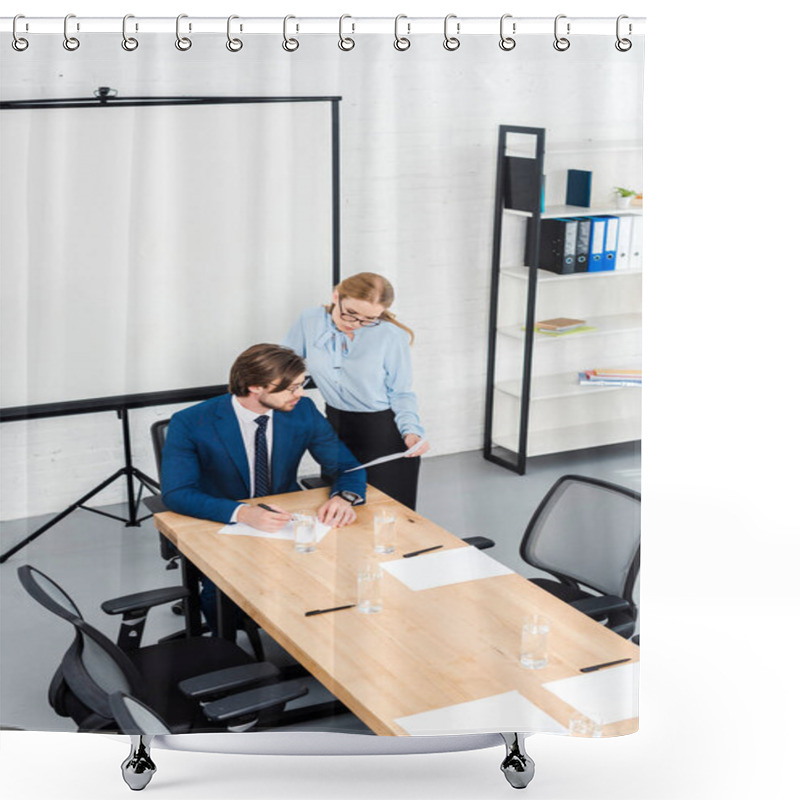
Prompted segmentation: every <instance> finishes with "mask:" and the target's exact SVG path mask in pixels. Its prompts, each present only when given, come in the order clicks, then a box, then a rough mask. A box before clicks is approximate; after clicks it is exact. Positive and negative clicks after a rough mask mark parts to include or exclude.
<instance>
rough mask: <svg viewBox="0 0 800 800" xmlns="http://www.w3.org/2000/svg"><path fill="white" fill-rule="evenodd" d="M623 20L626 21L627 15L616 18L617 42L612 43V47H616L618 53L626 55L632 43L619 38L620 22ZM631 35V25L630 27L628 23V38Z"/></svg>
mask: <svg viewBox="0 0 800 800" xmlns="http://www.w3.org/2000/svg"><path fill="white" fill-rule="evenodd" d="M624 19H628V15H627V14H620V15H619V16H618V17H617V41H616V42H614V47H616V48H617V50H619V51H620V53H627V52H628V50H630V49H631V47H633V42H632V41H631V40H630V39H623V38H622V37H621V36H620V28H621V23H622V20H624ZM632 33H633V25H631V23H630V22H629V23H628V36H630V35H631V34H632Z"/></svg>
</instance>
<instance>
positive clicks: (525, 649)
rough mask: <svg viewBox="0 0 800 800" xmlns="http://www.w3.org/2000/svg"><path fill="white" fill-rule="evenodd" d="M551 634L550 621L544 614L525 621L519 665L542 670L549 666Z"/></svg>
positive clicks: (532, 616)
mask: <svg viewBox="0 0 800 800" xmlns="http://www.w3.org/2000/svg"><path fill="white" fill-rule="evenodd" d="M549 633H550V620H549V619H548V618H547V617H546V616H544V614H532V615H531V616H530V617H527V618H526V619H525V620H524V622H523V623H522V643H521V647H520V657H519V663H520V664H522V666H523V667H525V669H542V668H543V667H546V666H547V635H548V634H549Z"/></svg>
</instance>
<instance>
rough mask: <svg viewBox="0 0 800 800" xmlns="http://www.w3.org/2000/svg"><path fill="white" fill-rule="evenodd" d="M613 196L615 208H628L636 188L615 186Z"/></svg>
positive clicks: (634, 195)
mask: <svg viewBox="0 0 800 800" xmlns="http://www.w3.org/2000/svg"><path fill="white" fill-rule="evenodd" d="M614 197H615V199H616V201H617V208H629V207H630V204H631V201H632V200H633V198H634V197H636V190H635V189H624V188H623V187H622V186H615V187H614Z"/></svg>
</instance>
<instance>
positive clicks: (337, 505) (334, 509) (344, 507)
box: [317, 494, 356, 528]
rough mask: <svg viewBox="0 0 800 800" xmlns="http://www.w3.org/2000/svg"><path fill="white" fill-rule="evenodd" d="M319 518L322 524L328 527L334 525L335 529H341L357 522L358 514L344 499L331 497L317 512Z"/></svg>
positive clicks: (337, 496)
mask: <svg viewBox="0 0 800 800" xmlns="http://www.w3.org/2000/svg"><path fill="white" fill-rule="evenodd" d="M317 517H318V518H319V521H320V522H324V523H325V524H326V525H332V526H333V527H334V528H341V527H343V526H344V525H349V524H350V523H351V522H355V521H356V512H355V511H354V510H353V506H351V505H350V503H348V502H347V500H345V499H344V498H343V497H339V495H338V494H337V495H336V497H331V499H330V500H328V502H327V503H325V505H323V506H322V508H320V510H319V511H318V512H317Z"/></svg>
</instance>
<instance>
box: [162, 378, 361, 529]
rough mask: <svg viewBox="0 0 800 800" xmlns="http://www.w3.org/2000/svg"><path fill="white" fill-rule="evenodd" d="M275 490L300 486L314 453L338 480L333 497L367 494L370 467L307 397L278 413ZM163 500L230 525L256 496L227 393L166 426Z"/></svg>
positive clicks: (176, 508)
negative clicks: (242, 504)
mask: <svg viewBox="0 0 800 800" xmlns="http://www.w3.org/2000/svg"><path fill="white" fill-rule="evenodd" d="M272 425H273V430H272V491H273V492H274V493H275V494H280V493H281V492H293V491H297V490H298V489H300V485H299V484H298V483H297V468H298V466H299V464H300V459H301V458H302V456H303V454H304V453H305V452H306V450H308V451H309V452H310V453H311V455H312V456H313V457H314V459H315V460H316V461H317V462H318V463H319V464H321V465H322V467H323V468H324V470H325V472H326V473H328V474H330V475H335V476H336V479H335V482H334V484H333V487H332V489H331V492H332V493H333V492H338V491H342V490H345V489H346V490H349V491H351V492H355V493H356V494H358V495H360V496H361V497H365V496H366V490H367V482H366V476H365V474H364V470H356V471H355V472H349V473H347V474H343V471H344V470H346V469H349V468H350V467H355V466H358V463H359V462H358V461H356V459H355V458H354V456H353V454H352V453H351V452H350V451H349V450H348V449H347V448H346V447H345V446H344V445H343V444H342V442H340V441H339V439H338V437H337V436H336V434H335V433H334V431H333V428H332V427H331V425H330V423H329V422H328V421H327V420H326V419H325V417H323V416H322V414H320V413H319V411H317V407H316V406H315V405H314V403H313V402H312V401H311V400H309V399H308V398H307V397H303V398H302V399H301V400H300V402H299V403H298V404H297V405H296V406H295V407H294V409H293V410H292V411H275V412H273V415H272ZM161 491H162V499H163V500H164V503H165V505H166V506H167V508H170V509H171V510H172V511H177V512H178V513H179V514H186V515H188V516H190V517H200V518H201V519H213V520H215V521H217V522H229V521H230V518H231V515H232V514H233V511H234V509H235V508H236V506H237V505H239V502H237V501H241V500H242V499H244V498H247V497H249V496H250V474H249V471H248V467H247V454H246V452H245V449H244V442H243V441H242V433H241V430H240V428H239V422H238V420H237V418H236V414H235V412H234V410H233V406H232V405H231V396H230V395H229V394H225V395H222V396H221V397H214V398H212V399H211V400H206V401H205V402H204V403H200V404H198V405H196V406H192V407H191V408H187V409H184V410H183V411H179V412H178V413H177V414H175V415H174V416H173V417H172V419H171V420H170V423H169V428H168V429H167V440H166V442H165V444H164V452H163V455H162V460H161Z"/></svg>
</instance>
